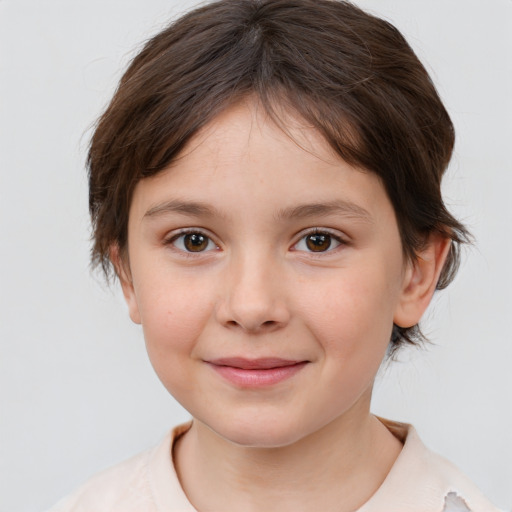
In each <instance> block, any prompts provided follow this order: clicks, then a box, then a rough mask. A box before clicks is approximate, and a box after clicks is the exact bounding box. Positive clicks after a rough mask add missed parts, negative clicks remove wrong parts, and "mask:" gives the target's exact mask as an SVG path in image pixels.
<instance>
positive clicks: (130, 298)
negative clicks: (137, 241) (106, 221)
mask: <svg viewBox="0 0 512 512" xmlns="http://www.w3.org/2000/svg"><path fill="white" fill-rule="evenodd" d="M109 253H110V261H111V262H112V265H113V266H114V269H115V271H116V275H117V277H118V278H119V282H120V283H121V288H122V290H123V295H124V299H125V300H126V304H127V305H128V313H129V315H130V318H131V320H132V322H134V323H136V324H141V323H142V321H141V318H140V312H139V306H138V303H137V297H136V295H135V289H134V287H133V280H132V276H131V272H130V266H129V264H128V262H127V261H126V259H125V258H123V256H122V255H121V254H120V250H119V246H118V245H117V244H115V245H112V246H111V247H110V251H109Z"/></svg>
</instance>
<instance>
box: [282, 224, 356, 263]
mask: <svg viewBox="0 0 512 512" xmlns="http://www.w3.org/2000/svg"><path fill="white" fill-rule="evenodd" d="M315 235H316V236H322V235H324V236H325V235H326V236H327V237H329V246H328V247H327V249H326V250H325V251H314V250H306V249H297V246H298V245H299V244H300V243H301V242H303V241H304V244H307V241H306V240H307V238H308V237H311V236H315ZM333 241H334V242H336V243H337V245H336V246H335V247H332V242H333ZM343 245H348V242H347V240H345V239H344V238H343V237H341V236H340V235H339V234H337V233H333V232H332V231H330V230H329V229H326V228H314V229H311V230H308V231H306V232H305V233H304V232H303V233H302V234H301V237H300V238H299V240H298V241H297V242H296V243H295V244H294V245H293V246H292V248H293V250H295V251H296V250H299V251H302V252H305V253H307V254H311V255H314V256H316V255H321V254H325V253H330V252H333V251H335V250H336V249H337V248H338V247H340V246H343Z"/></svg>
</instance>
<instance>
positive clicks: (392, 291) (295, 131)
mask: <svg viewBox="0 0 512 512" xmlns="http://www.w3.org/2000/svg"><path fill="white" fill-rule="evenodd" d="M284 121H285V124H286V125H287V128H288V130H289V134H290V135H291V137H289V136H288V135H286V134H285V133H283V131H282V130H280V129H279V128H278V127H277V126H276V125H275V124H273V122H272V121H271V120H269V119H268V118H267V117H266V116H265V114H264V113H263V109H262V108H261V107H260V106H258V104H257V103H256V102H254V101H251V100H249V99H248V100H247V101H244V102H241V103H239V104H237V105H235V106H233V107H230V108H228V109H227V110H226V111H225V112H224V113H223V114H221V115H220V116H218V117H217V118H216V119H215V120H214V121H213V122H211V123H210V124H209V125H208V126H207V127H206V128H205V129H203V130H202V131H201V132H200V133H199V134H197V135H196V137H195V138H194V139H193V140H192V141H191V143H190V144H189V145H188V147H187V148H186V149H185V150H184V152H183V154H182V155H181V157H180V158H179V159H177V160H176V161H175V162H174V163H173V165H172V166H170V167H169V168H168V169H166V170H164V171H162V172H161V173H159V174H158V175H156V176H154V177H151V178H147V179H144V180H142V181H141V182H139V183H138V184H137V186H136V188H135V192H134V195H133V199H132V204H131V209H130V217H129V227H128V251H127V254H128V256H127V258H125V259H124V260H121V259H120V258H119V252H118V250H117V248H116V247H113V248H112V259H113V261H114V263H115V264H116V267H117V270H118V274H119V276H120V279H121V284H122V287H123V291H124V294H125V298H126V300H127V303H128V306H129V312H130V316H131V318H132V320H133V321H134V322H136V323H140V324H142V327H143V330H144V336H145V340H146V345H147V350H148V353H149V357H150V359H151V362H152V364H153V366H154V368H155V371H156V373H157V374H158V376H159V378H160V379H161V381H162V383H163V384H164V386H165V387H166V388H167V389H168V390H169V392H170V393H171V394H172V395H173V396H174V397H175V398H176V399H177V400H178V401H179V402H180V403H181V404H182V405H183V406H184V407H185V408H186V409H187V410H188V411H189V412H190V413H191V414H192V416H193V418H194V421H193V425H192V428H191V429H190V430H189V431H188V432H187V433H186V434H185V435H184V436H183V437H182V438H181V439H180V440H179V442H178V443H177V445H176V447H175V452H174V458H175V464H176V467H177V471H178V475H179V478H180V481H181V484H182V486H183V488H184V490H185V492H186V494H187V496H188V497H189V499H190V501H191V502H192V504H193V505H194V506H195V507H196V508H197V510H199V511H201V512H205V511H208V510H212V511H213V510H217V511H218V510H225V511H229V510H237V511H243V510H247V511H257V510H265V511H272V510H280V511H283V510H303V511H306V510H316V511H317V510H319V505H321V507H320V509H322V510H337V511H343V510H347V511H349V510H354V509H356V508H358V507H359V506H361V505H362V504H363V503H364V502H365V501H367V500H368V499H369V497H370V496H371V495H372V494H373V493H374V492H375V491H376V490H377V489H378V487H379V486H380V485H381V483H382V482H383V480H384V479H385V477H386V475H387V473H388V472H389V470H390V468H391V466H392V465H393V463H394V461H395V460H396V457H397V456H398V454H399V452H400V449H401V444H400V443H399V441H398V440H397V439H395V438H394V437H393V436H392V435H391V434H390V432H389V431H388V430H387V429H386V428H385V427H384V426H383V425H382V423H380V422H379V421H378V420H377V419H376V418H374V417H373V416H372V415H371V414H370V399H371V391H372V386H373V382H374V379H375V375H376V373H377V371H378V368H379V366H380V364H381V362H382V359H383V357H384V356H385V352H386V348H387V345H388V342H389V339H390V336H391V330H392V326H393V322H395V323H397V324H398V325H401V326H411V325H414V324H416V323H417V322H418V321H419V319H420V317H421V315H422V314H423V312H424V310H425V308H426V307H427V305H428V303H429V301H430V299H431V297H432V294H433V292H434V289H435V284H436V282H437V278H438V276H439V272H440V270H441V267H442V264H443V262H444V259H445V257H446V253H447V250H448V247H449V242H448V241H447V240H445V239H443V238H440V237H437V238H436V237H432V238H431V240H430V241H429V243H428V244H427V246H426V248H425V250H424V251H423V252H422V253H421V254H419V255H418V258H417V260H415V261H414V262H411V261H405V260H404V257H403V251H402V246H401V241H400V236H399V231H398V226H397V223H396V219H395V215H394V211H393V207H392V205H391V203H390V201H389V199H388V197H387V195H386V193H385V190H384V188H383V186H382V183H381V182H380V181H379V179H378V177H377V176H376V175H374V174H373V173H370V172H365V171H362V170H359V169H355V168H353V167H351V166H350V165H348V164H347V163H346V162H344V161H342V160H341V159H339V157H337V156H336V155H334V154H333V152H332V150H331V149H330V148H329V146H328V145H327V144H326V142H325V141H324V140H323V139H322V138H321V136H320V135H319V134H318V133H317V132H316V131H315V130H313V129H312V128H309V127H306V126H304V125H303V124H302V123H301V121H300V120H298V119H296V118H294V117H293V116H292V115H291V114H290V115H288V116H286V118H285V119H284ZM311 205H315V206H311ZM184 229H185V230H188V231H187V233H188V235H189V236H188V238H187V236H186V234H185V235H184V234H183V233H182V230H184ZM191 232H192V233H193V234H194V233H195V235H194V236H196V237H197V236H201V235H202V236H203V237H205V238H203V239H202V240H203V241H204V244H205V245H204V246H201V250H199V251H197V252H191V251H190V247H191V246H190V243H189V242H190V234H191ZM315 233H316V234H317V235H321V236H324V237H326V238H325V240H327V243H326V244H324V245H323V246H322V249H323V250H321V251H318V252H314V251H312V250H311V238H309V239H308V236H311V235H312V234H313V235H314V234H315ZM206 237H207V238H206ZM308 240H309V242H310V243H309V245H308ZM329 240H330V246H329ZM187 243H188V245H187ZM235 356H236V357H243V358H248V359H255V358H268V357H272V358H282V359H286V360H291V361H296V362H301V367H300V369H299V370H298V371H297V372H296V373H294V374H293V375H292V376H290V377H289V378H287V379H285V380H283V381H280V382H278V383H276V384H272V385H265V386H260V387H254V386H244V385H239V384H234V383H233V382H231V381H229V380H227V379H226V378H224V376H223V375H221V374H220V373H219V372H218V371H217V370H218V368H216V367H215V365H213V366H212V364H211V362H212V361H215V360H217V359H218V358H226V357H235Z"/></svg>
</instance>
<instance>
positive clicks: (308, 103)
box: [87, 0, 469, 351]
mask: <svg viewBox="0 0 512 512" xmlns="http://www.w3.org/2000/svg"><path fill="white" fill-rule="evenodd" d="M251 95H252V96H254V97H256V98H257V99H258V101H259V102H260V103H261V104H262V105H263V107H264V108H265V110H266V112H267V113H268V114H269V115H270V116H271V118H272V119H273V120H274V121H276V122H277V123H278V125H280V126H281V127H282V128H283V129H284V130H286V127H285V126H284V123H282V122H280V116H279V113H280V112H281V113H282V112H283V107H284V108H285V109H286V110H287V111H289V112H290V111H291V112H294V113H295V114H298V115H299V117H300V118H302V119H303V120H304V121H305V122H306V123H308V124H310V125H312V126H313V127H314V128H316V129H317V130H318V132H319V133H320V134H321V135H322V136H323V137H324V138H325V140H326V141H327V142H328V144H329V145H330V146H331V147H332V148H333V149H334V151H335V152H336V153H337V154H338V155H339V156H340V157H341V158H342V159H343V160H344V161H346V162H347V163H349V164H351V165H354V166H356V167H358V168H361V169H363V170H367V171H371V172H373V173H375V174H376V175H377V176H379V178H380V179H381V181H382V183H383V185H384V187H385V190H386V192H387V194H388V196H389V199H390V201H391V203H392V205H393V208H394V211H395V215H396V219H397V223H398V228H399V231H400V237H401V242H402V248H403V252H404V255H405V257H407V258H411V259H412V258H414V257H415V255H416V254H417V251H419V250H420V249H421V248H422V246H423V245H424V243H425V241H426V240H427V238H428V236H429V235H430V234H432V233H434V232H437V233H440V234H442V236H445V237H448V238H450V239H451V240H452V243H451V248H450V253H449V255H448V258H447V261H446V263H445V265H444V268H443V270H442V273H441V276H440V279H439V282H438V284H437V288H438V289H441V288H444V287H446V286H447V285H448V284H449V283H450V282H451V280H452V279H453V277H454V275H455V273H456V270H457V268H458V264H459V260H460V251H459V249H460V244H462V243H464V242H467V241H468V239H469V234H468V232H467V230H466V228H465V227H464V226H463V225H462V224H461V223H460V222H459V221H457V220H456V219H455V218H454V217H453V216H452V215H451V214H450V213H449V212H448V210H447V209H446V207H445V205H444V203H443V199H442V195H441V179H442V176H443V174H444V172H445V170H446V168H447V166H448V163H449V160H450V158H451V154H452V150H453V145H454V138H455V136H454V129H453V125H452V122H451V120H450V117H449V115H448V113H447V111H446V109H445V108H444V106H443V104H442V101H441V99H440V98H439V95H438V93H437V91H436V89H435V87H434V85H433V83H432V81H431V79H430V77H429V75H428V73H427V71H426V70H425V68H424V67H423V65H422V64H421V62H420V61H419V60H418V58H417V57H416V55H415V54H414V52H413V50H412V49H411V47H410V46H409V45H408V43H407V42H406V40H405V39H404V37H403V36H402V35H401V34H400V32H399V31H398V30H397V29H396V28H395V27H394V26H393V25H391V24H390V23H388V22H387V21H385V20H382V19H380V18H377V17H375V16H373V15H370V14H368V13H366V12H364V11H363V10H361V9H359V8H358V7H356V6H354V5H353V4H351V3H350V2H347V1H337V0H221V1H217V2H213V3H209V4H207V5H204V6H202V7H200V8H197V9H195V10H193V11H191V12H189V13H187V14H185V15H184V16H182V17H181V18H179V19H178V20H176V21H174V22H173V23H171V24H170V25H169V26H168V27H167V28H165V29H164V30H163V31H161V32H160V33H158V34H157V35H156V36H154V37H153V38H151V39H150V40H149V41H147V43H146V44H145V46H144V47H143V49H142V50H141V51H140V53H139V54H138V55H137V56H136V57H135V58H134V59H133V61H132V62H131V64H130V65H129V67H128V69H127V70H126V72H125V73H124V76H123V77H122V79H121V81H120V84H119V86H118V89H117V91H116V92H115V94H114V97H113V99H112V101H111V103H110V104H109V106H108V107H107V109H106V110H105V112H104V114H103V115H102V116H101V117H100V119H99V121H98V123H97V126H96V128H95V131H94V134H93V137H92V141H91V144H90V148H89V153H88V159H87V164H88V172H89V209H90V214H91V219H92V228H93V248H92V264H93V266H101V267H102V268H103V270H104V272H105V275H106V276H107V279H108V278H109V276H112V274H113V273H114V275H115V269H113V267H112V262H111V261H110V249H111V247H112V246H113V245H117V246H118V247H119V249H120V251H121V252H123V251H124V250H125V248H126V245H127V228H128V215H129V209H130V203H131V198H132V194H133V190H134V188H135V186H136V184H137V183H138V182H139V181H140V180H141V179H144V178H146V177H149V176H153V175H155V174H157V173H158V172H160V171H161V170H162V169H164V168H165V167H167V166H168V165H169V164H170V163H171V162H172V161H173V159H175V158H176V157H177V156H178V155H179V154H180V151H181V150H182V149H183V148H184V146H185V145H186V144H187V142H188V141H190V139H191V138H192V137H193V136H194V135H195V134H196V133H197V132H198V130H200V129H201V128H202V127H204V126H205V125H206V124H208V123H209V122H210V121H211V120H212V119H213V118H215V116H217V115H218V114H219V113H221V112H222V111H223V110H224V109H226V108H227V107H229V106H231V105H233V104H234V103H236V102H238V101H240V100H241V99H243V98H244V97H247V96H251ZM422 339H424V338H423V335H422V334H421V331H420V329H419V327H418V326H417V325H416V326H413V327H407V328H405V327H399V326H395V327H394V329H393V335H392V340H391V343H390V348H391V350H392V351H393V350H394V349H396V348H397V347H398V346H400V345H402V344H403V343H412V344H415V343H418V342H419V341H421V340H422Z"/></svg>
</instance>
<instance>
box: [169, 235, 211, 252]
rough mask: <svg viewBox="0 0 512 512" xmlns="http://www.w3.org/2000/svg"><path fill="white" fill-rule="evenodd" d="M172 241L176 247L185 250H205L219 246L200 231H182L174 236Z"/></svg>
mask: <svg viewBox="0 0 512 512" xmlns="http://www.w3.org/2000/svg"><path fill="white" fill-rule="evenodd" d="M171 242H172V245H174V247H176V248H177V249H179V250H180V251H183V252H205V251H211V250H213V249H216V248H217V246H216V245H215V243H214V242H213V241H212V240H211V238H209V237H208V236H206V235H205V234H203V233H201V232H199V231H197V232H195V231H194V232H190V233H182V234H181V235H178V236H176V237H174V238H173V239H172V241H171Z"/></svg>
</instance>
